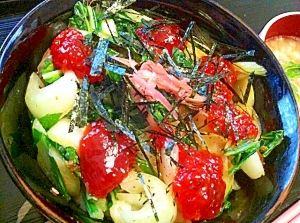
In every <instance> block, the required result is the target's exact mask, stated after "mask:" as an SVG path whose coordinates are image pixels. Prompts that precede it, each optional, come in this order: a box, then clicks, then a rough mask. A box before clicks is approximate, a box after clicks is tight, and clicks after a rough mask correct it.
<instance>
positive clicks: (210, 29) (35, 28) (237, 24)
mask: <svg viewBox="0 0 300 223" xmlns="http://www.w3.org/2000/svg"><path fill="white" fill-rule="evenodd" d="M75 2H76V0H65V1H64V3H63V4H62V3H61V1H60V0H48V1H44V2H42V3H41V4H40V5H38V6H37V7H36V8H34V9H33V10H32V11H31V12H30V13H29V14H27V15H26V16H25V17H24V19H22V20H21V21H20V23H18V25H17V26H16V27H15V28H14V29H13V30H12V32H11V33H10V34H9V36H8V38H7V39H6V41H5V42H4V44H3V46H2V47H1V49H0V73H1V79H0V80H1V81H0V105H1V107H2V106H3V105H4V104H5V109H2V112H1V118H0V120H1V124H0V128H1V150H0V151H1V157H2V160H3V162H4V164H5V167H6V168H7V170H8V172H9V174H10V176H11V178H12V179H13V180H14V182H15V183H16V185H17V186H18V187H19V189H20V191H21V192H22V193H23V194H24V195H25V197H26V198H27V199H28V200H29V201H30V202H31V203H32V204H33V205H34V206H35V207H36V208H37V209H38V210H39V211H40V212H41V213H42V214H43V215H44V216H46V217H47V218H48V219H49V220H51V221H53V222H95V221H94V220H93V219H91V218H89V217H88V215H87V214H86V213H85V212H84V211H82V210H81V209H79V208H78V207H77V206H76V205H75V204H73V203H72V202H69V203H68V202H66V201H65V200H64V199H63V198H61V197H59V196H54V195H53V194H52V193H50V189H51V187H52V184H51V183H50V182H49V180H48V179H47V178H46V177H45V175H44V174H43V172H42V171H41V169H40V168H39V166H38V164H37V161H36V153H37V151H36V148H35V147H33V146H32V144H33V143H32V137H31V129H30V120H29V117H28V113H27V110H26V106H25V103H24V91H25V88H26V84H27V80H28V77H29V75H30V74H31V72H32V71H34V70H35V69H36V67H37V64H38V63H39V61H40V59H41V56H42V55H43V52H44V51H45V50H46V49H47V48H48V47H49V45H50V43H51V40H52V39H53V37H54V36H55V35H56V34H57V33H58V32H59V31H60V30H62V29H64V28H65V27H66V25H67V19H68V17H69V16H70V15H71V12H70V10H71V9H72V7H73V5H74V4H75ZM154 4H163V5H165V6H166V7H170V8H172V10H173V12H174V14H176V15H177V16H183V17H188V18H192V19H193V20H195V21H196V22H197V23H199V25H200V26H201V27H203V29H204V30H206V32H207V36H208V38H214V39H218V40H219V41H221V42H223V43H226V44H229V45H231V46H233V47H238V48H241V49H243V50H247V51H248V50H254V52H255V58H256V61H257V62H258V63H259V64H261V65H263V66H264V67H265V68H266V70H267V76H266V77H259V76H257V77H255V79H254V88H255V92H256V94H255V97H256V102H255V109H256V111H257V113H258V114H259V116H260V118H261V122H262V128H263V131H272V130H275V129H283V130H284V132H285V139H284V142H283V143H282V144H281V145H280V146H279V147H278V148H276V150H275V151H273V152H272V154H271V155H270V156H269V157H268V158H267V159H266V163H267V165H266V166H267V169H266V176H265V177H262V178H260V179H259V180H254V181H252V180H249V179H248V178H247V177H245V176H244V175H243V174H242V173H240V174H238V181H239V183H240V184H241V186H242V188H243V189H242V190H240V191H239V192H238V193H234V194H233V195H232V196H235V197H232V198H230V199H235V202H234V204H235V207H236V208H237V209H236V210H235V211H238V213H239V219H238V220H236V221H233V220H230V218H229V216H230V213H229V214H227V215H225V217H224V216H223V217H221V218H218V219H216V220H215V222H264V221H269V220H270V215H271V214H272V213H273V212H274V211H275V210H276V208H277V207H278V206H279V205H280V204H281V203H282V202H283V201H284V199H285V198H286V196H287V194H288V192H289V190H290V186H291V184H292V181H293V179H294V176H295V172H296V169H297V166H298V163H297V162H298V156H299V132H298V119H299V118H298V110H297V107H296V102H295V99H294V96H293V94H292V90H291V87H290V85H289V82H288V80H287V78H286V76H285V75H284V72H283V70H282V68H281V67H280V65H279V64H278V62H277V60H276V59H275V58H274V56H273V54H272V53H271V52H270V50H269V49H268V48H267V47H266V45H265V44H264V42H263V41H262V40H261V39H260V38H259V37H258V36H257V35H256V34H255V33H254V32H253V31H252V30H251V29H250V28H249V27H247V25H245V24H244V23H243V22H242V21H241V20H240V19H238V18H237V17H236V16H235V15H233V14H232V13H230V12H229V11H227V10H226V9H224V8H222V7H221V6H220V5H218V4H216V3H214V2H213V1H209V0H203V1H175V0H174V1H171V0H162V1H154V0H148V1H146V0H138V1H137V5H138V6H139V7H141V8H143V7H145V8H146V7H151V6H153V5H154ZM16 132H19V133H20V137H19V138H18V140H17V141H12V140H11V134H12V133H16ZM239 193H240V194H239ZM245 195H246V196H245Z"/></svg>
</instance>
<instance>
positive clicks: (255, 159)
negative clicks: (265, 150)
mask: <svg viewBox="0 0 300 223" xmlns="http://www.w3.org/2000/svg"><path fill="white" fill-rule="evenodd" d="M241 168H242V170H243V171H244V172H245V173H246V174H247V175H248V176H249V177H250V178H251V179H258V178H260V177H262V176H264V175H265V170H264V167H263V164H262V162H261V160H260V157H259V155H258V153H257V152H256V153H254V154H253V155H252V156H250V157H249V158H248V159H247V160H246V162H245V163H244V164H243V165H242V167H241Z"/></svg>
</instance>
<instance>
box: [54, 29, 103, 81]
mask: <svg viewBox="0 0 300 223" xmlns="http://www.w3.org/2000/svg"><path fill="white" fill-rule="evenodd" d="M84 40H85V38H84V36H83V35H82V33H81V32H80V31H78V30H76V29H74V28H68V29H66V30H63V31H62V32H61V33H59V34H58V35H57V36H56V37H55V38H54V40H53V42H52V45H51V48H50V50H51V55H52V59H53V64H54V66H55V67H56V68H58V69H62V70H63V72H65V71H67V70H72V71H74V73H75V74H76V76H77V77H78V78H80V79H83V77H84V76H85V75H90V71H91V68H90V66H89V64H87V59H88V57H89V56H91V54H92V49H91V48H90V47H88V46H86V45H85V44H83V41H84ZM101 79H102V76H101V75H100V76H97V77H95V76H90V81H91V82H92V83H95V82H97V81H99V80H101Z"/></svg>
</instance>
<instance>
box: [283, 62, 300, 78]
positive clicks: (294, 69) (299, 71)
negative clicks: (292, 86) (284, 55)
mask: <svg viewBox="0 0 300 223" xmlns="http://www.w3.org/2000/svg"><path fill="white" fill-rule="evenodd" d="M283 69H284V71H285V73H286V75H287V76H288V77H289V78H295V77H298V76H300V64H295V63H293V62H289V63H288V64H286V65H283Z"/></svg>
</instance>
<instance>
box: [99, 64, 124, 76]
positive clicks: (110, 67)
mask: <svg viewBox="0 0 300 223" xmlns="http://www.w3.org/2000/svg"><path fill="white" fill-rule="evenodd" d="M104 69H105V70H108V71H112V72H114V73H116V74H118V75H121V76H123V75H124V74H125V73H126V68H124V67H120V66H116V65H114V64H109V63H104Z"/></svg>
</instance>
